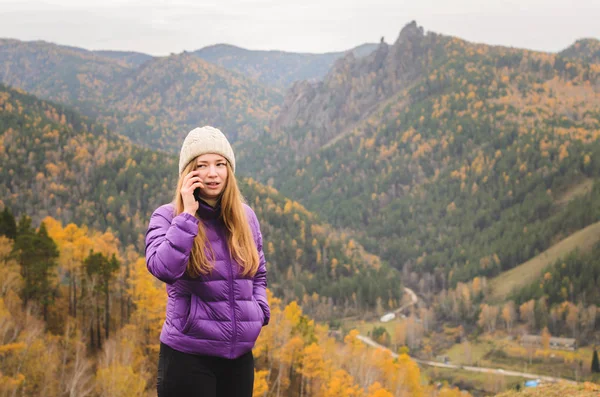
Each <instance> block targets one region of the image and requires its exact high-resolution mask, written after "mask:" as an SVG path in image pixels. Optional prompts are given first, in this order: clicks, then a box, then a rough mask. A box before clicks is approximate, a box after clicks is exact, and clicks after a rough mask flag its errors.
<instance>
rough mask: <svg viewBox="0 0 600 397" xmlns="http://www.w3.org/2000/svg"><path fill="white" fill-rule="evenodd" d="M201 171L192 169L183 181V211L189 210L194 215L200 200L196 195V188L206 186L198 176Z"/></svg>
mask: <svg viewBox="0 0 600 397" xmlns="http://www.w3.org/2000/svg"><path fill="white" fill-rule="evenodd" d="M199 174H200V172H199V171H197V170H196V171H192V172H190V173H189V174H187V175H186V176H184V177H183V183H182V185H181V191H180V192H181V198H182V199H183V212H187V213H189V214H192V215H194V216H195V215H196V211H198V205H199V204H198V202H197V201H196V198H195V197H194V190H196V188H201V189H203V188H204V184H203V183H202V180H201V179H200V177H199V176H198V175H199Z"/></svg>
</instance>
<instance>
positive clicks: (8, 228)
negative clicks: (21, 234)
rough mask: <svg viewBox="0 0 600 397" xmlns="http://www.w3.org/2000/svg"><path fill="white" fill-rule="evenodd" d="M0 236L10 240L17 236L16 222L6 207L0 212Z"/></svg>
mask: <svg viewBox="0 0 600 397" xmlns="http://www.w3.org/2000/svg"><path fill="white" fill-rule="evenodd" d="M0 236H6V237H8V238H10V239H12V240H14V239H15V238H16V237H17V223H16V222H15V217H14V216H13V214H12V212H10V210H9V209H8V207H4V211H2V213H1V214H0Z"/></svg>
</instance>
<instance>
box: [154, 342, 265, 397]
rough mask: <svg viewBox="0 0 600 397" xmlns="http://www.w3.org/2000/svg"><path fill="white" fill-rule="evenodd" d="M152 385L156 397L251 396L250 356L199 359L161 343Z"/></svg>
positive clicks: (252, 373)
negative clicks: (154, 384)
mask: <svg viewBox="0 0 600 397" xmlns="http://www.w3.org/2000/svg"><path fill="white" fill-rule="evenodd" d="M156 386H157V391H158V397H252V388H253V387H254V357H253V356H252V352H251V351H250V352H248V353H246V354H244V355H243V356H241V357H239V358H236V359H234V360H229V359H226V358H220V357H211V356H200V355H195V354H187V353H182V352H180V351H177V350H174V349H172V348H170V347H169V346H167V345H165V344H164V343H161V344H160V353H159V356H158V379H157V385H156Z"/></svg>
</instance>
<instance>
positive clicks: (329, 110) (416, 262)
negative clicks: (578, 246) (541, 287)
mask: <svg viewBox="0 0 600 397" xmlns="http://www.w3.org/2000/svg"><path fill="white" fill-rule="evenodd" d="M599 85H600V67H598V66H596V65H592V64H588V63H585V62H583V63H578V62H576V61H572V60H571V61H568V60H566V59H565V58H563V57H561V56H560V55H556V54H546V53H538V52H532V51H527V50H521V49H514V48H505V47H493V46H486V45H481V44H473V43H469V42H466V41H463V40H459V39H457V38H452V37H446V36H442V35H438V34H435V33H427V34H425V33H424V30H423V29H422V28H420V27H418V26H417V25H416V24H414V23H412V24H409V25H407V26H406V27H405V28H403V29H402V31H401V33H400V35H399V37H398V40H397V41H396V42H395V43H394V44H393V45H392V46H391V47H390V48H389V49H386V48H385V47H381V48H380V49H379V50H377V51H376V52H375V53H374V54H372V55H371V56H369V57H367V58H364V59H360V60H356V59H352V57H347V58H345V59H344V60H343V61H339V62H338V64H337V65H336V67H334V69H333V70H332V71H331V72H330V73H329V74H328V76H327V77H326V78H325V79H324V80H323V82H322V83H319V84H316V85H311V84H309V83H302V84H298V85H296V86H295V88H294V89H292V90H291V91H290V92H289V93H288V95H287V96H286V99H285V102H284V105H283V107H282V110H281V112H280V113H279V116H278V117H277V119H276V120H275V121H273V122H272V123H271V126H270V132H269V133H268V134H265V135H266V137H265V138H264V139H263V140H262V143H265V142H266V143H267V145H266V146H263V147H262V149H261V147H258V146H257V145H254V146H251V145H248V146H245V147H243V148H242V149H244V150H242V152H243V154H245V155H247V156H248V155H249V153H252V155H253V157H252V158H251V159H250V158H249V157H245V158H248V162H251V161H253V162H252V164H253V172H254V173H255V174H258V175H260V180H261V181H263V182H268V183H272V184H273V186H275V187H276V188H278V189H279V190H280V191H281V192H282V193H283V194H285V195H287V196H289V197H293V198H294V199H296V200H298V201H300V202H302V203H303V204H304V205H305V206H306V207H307V208H308V209H309V210H313V211H315V212H318V213H319V214H321V215H322V216H323V217H325V218H326V219H328V221H329V222H331V223H333V224H334V225H335V226H337V227H347V228H352V229H353V230H357V231H361V233H362V235H363V238H362V242H363V244H364V245H365V247H366V248H367V249H368V250H371V251H372V252H374V253H377V254H379V255H381V256H382V258H383V259H385V260H387V261H389V262H390V263H391V264H393V266H395V267H397V268H402V267H403V266H404V267H406V268H407V269H408V270H407V271H415V272H418V273H420V274H425V273H427V274H429V275H431V276H433V277H431V278H429V277H428V278H427V280H429V281H427V283H428V285H429V286H430V287H432V288H443V287H444V286H445V285H448V282H450V284H451V285H452V284H455V283H456V282H457V281H464V280H469V279H472V278H473V277H474V276H477V275H480V276H481V275H484V276H488V277H491V276H494V275H497V274H499V273H500V272H502V271H505V270H508V269H511V268H513V267H515V266H517V265H519V264H521V263H523V262H525V261H526V260H528V259H530V258H532V257H533V256H535V255H537V254H538V253H539V252H542V251H544V250H545V249H547V248H548V247H550V246H551V245H552V244H554V243H555V242H556V241H559V240H560V239H562V238H564V236H566V235H569V234H571V233H573V232H575V231H577V230H579V229H581V228H583V227H585V226H587V225H589V224H591V223H593V222H595V221H598V220H600V209H599V208H598V206H597V204H596V203H598V202H599V201H598V199H599V198H600V197H599V195H600V188H599V185H598V184H597V183H596V184H595V185H594V188H592V189H591V190H590V191H589V193H588V194H584V195H580V196H578V197H576V198H575V199H574V200H572V201H571V202H569V203H568V204H559V203H558V200H557V198H558V197H560V196H562V195H563V192H564V191H567V190H569V188H570V187H571V186H573V185H579V184H580V182H581V181H589V180H592V181H595V180H597V178H598V175H599V174H600V163H598V162H597V161H596V160H595V159H597V158H599V156H600V143H599V142H598V137H600V94H599V92H600V90H598V86H599ZM267 153H268V155H266V154H267ZM257 154H259V155H257Z"/></svg>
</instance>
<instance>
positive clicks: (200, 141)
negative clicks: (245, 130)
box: [179, 126, 235, 175]
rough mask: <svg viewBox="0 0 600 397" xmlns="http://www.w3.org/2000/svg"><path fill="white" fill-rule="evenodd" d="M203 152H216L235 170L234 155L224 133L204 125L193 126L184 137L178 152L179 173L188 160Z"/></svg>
mask: <svg viewBox="0 0 600 397" xmlns="http://www.w3.org/2000/svg"><path fill="white" fill-rule="evenodd" d="M205 153H216V154H220V155H221V156H223V157H225V158H226V159H227V161H229V164H231V168H232V169H233V172H235V156H234V155H233V149H232V148H231V145H230V144H229V141H228V140H227V138H226V137H225V135H223V133H222V132H221V131H220V130H218V129H216V128H214V127H210V126H204V127H202V128H194V129H193V130H191V131H190V132H189V133H188V134H187V136H186V137H185V139H184V141H183V145H182V146H181V153H180V154H179V175H181V173H182V172H183V169H184V168H185V166H186V165H187V164H188V163H189V162H190V161H192V160H193V159H195V158H196V157H198V156H200V155H201V154H205Z"/></svg>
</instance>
